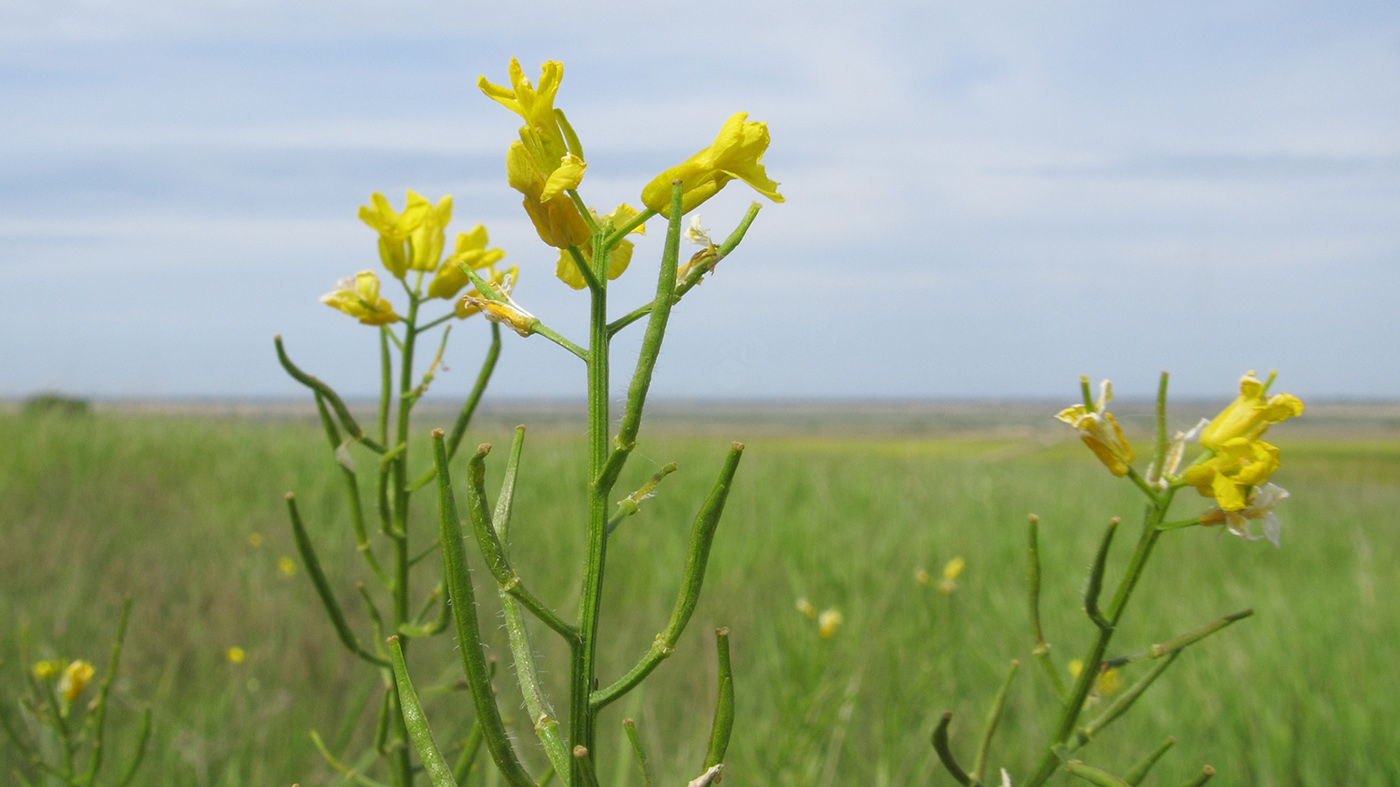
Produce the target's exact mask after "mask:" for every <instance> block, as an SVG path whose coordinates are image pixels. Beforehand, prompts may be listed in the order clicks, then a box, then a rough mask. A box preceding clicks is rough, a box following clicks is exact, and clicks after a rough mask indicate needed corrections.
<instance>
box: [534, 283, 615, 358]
mask: <svg viewBox="0 0 1400 787" xmlns="http://www.w3.org/2000/svg"><path fill="white" fill-rule="evenodd" d="M597 292H599V293H601V292H602V290H597ZM530 333H537V334H539V335H540V336H543V337H544V338H546V339H548V340H550V341H551V342H554V343H555V344H557V345H559V346H560V347H563V348H564V349H565V350H568V351H569V352H571V353H573V354H574V355H576V356H578V357H579V358H582V359H583V360H584V361H589V360H591V358H592V356H591V355H590V354H589V351H588V350H585V349H583V348H582V347H580V346H578V345H577V344H574V343H573V342H571V341H569V339H568V338H567V337H566V336H564V335H563V334H561V333H559V332H558V331H556V330H554V329H553V328H550V327H549V326H548V325H545V324H544V323H543V322H540V321H539V320H535V321H534V322H533V323H531V325H530Z"/></svg>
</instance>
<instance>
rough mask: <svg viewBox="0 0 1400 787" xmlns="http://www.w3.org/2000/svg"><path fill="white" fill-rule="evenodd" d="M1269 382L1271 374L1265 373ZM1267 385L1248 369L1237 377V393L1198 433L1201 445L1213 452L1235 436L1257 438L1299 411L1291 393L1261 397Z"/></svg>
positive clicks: (1301, 407) (1300, 404) (1295, 398)
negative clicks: (1238, 391)
mask: <svg viewBox="0 0 1400 787" xmlns="http://www.w3.org/2000/svg"><path fill="white" fill-rule="evenodd" d="M1269 380H1270V381H1271V382H1272V380H1273V375H1270V376H1269ZM1267 388H1268V385H1267V384H1266V383H1262V382H1260V381H1259V378H1257V377H1255V376H1254V372H1253V371H1251V372H1249V373H1248V374H1246V375H1245V376H1244V377H1241V378H1240V395H1239V396H1237V397H1235V401H1233V402H1231V403H1230V405H1229V406H1228V407H1226V408H1225V409H1224V410H1221V411H1220V414H1219V415H1217V416H1215V418H1214V419H1213V420H1211V422H1210V423H1209V424H1207V425H1206V428H1205V429H1204V430H1203V431H1202V432H1201V445H1203V446H1205V447H1206V448H1209V449H1211V450H1214V451H1218V450H1220V446H1222V445H1224V444H1225V443H1226V442H1228V441H1230V440H1233V439H1235V438H1237V437H1243V438H1245V439H1247V440H1257V439H1259V438H1260V437H1262V436H1263V434H1264V432H1266V431H1268V429H1269V427H1270V426H1271V425H1273V424H1276V423H1278V422H1280V421H1285V420H1287V419H1289V418H1292V417H1294V416H1296V415H1302V414H1303V403H1302V402H1301V401H1300V400H1299V399H1298V397H1296V396H1293V395H1291V394H1274V395H1273V396H1270V397H1269V398H1267V399H1265V398H1264V394H1265V391H1266V390H1267Z"/></svg>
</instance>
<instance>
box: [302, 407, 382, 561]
mask: <svg viewBox="0 0 1400 787" xmlns="http://www.w3.org/2000/svg"><path fill="white" fill-rule="evenodd" d="M316 411H317V412H318V413H320V415H321V426H322V428H323V429H324V430H325V432H326V441H327V442H329V443H330V445H331V451H333V452H336V453H337V461H336V464H337V465H339V466H340V473H341V475H342V476H343V477H344V478H345V496H346V498H347V499H348V500H349V502H350V529H351V530H352V531H354V534H355V548H356V549H357V550H359V552H360V555H361V556H362V557H364V559H365V563H366V564H368V565H369V569H370V571H371V572H373V573H374V576H375V577H376V578H377V579H378V580H379V583H380V584H381V585H383V586H384V587H386V588H387V587H389V577H388V575H387V574H385V573H384V569H382V568H380V567H379V560H378V559H376V558H375V556H374V550H373V548H372V547H371V546H370V543H369V535H368V534H367V533H366V531H365V512H364V510H363V508H361V506H360V482H359V477H358V476H357V475H356V474H355V470H354V469H353V468H354V465H353V464H350V463H348V460H347V462H341V461H340V459H339V452H340V451H341V450H342V449H344V450H345V451H347V452H348V450H349V448H348V446H342V445H341V442H340V431H339V430H338V429H336V427H335V421H334V420H333V419H332V418H331V414H330V411H329V410H328V409H327V408H326V401H325V399H324V398H322V396H321V395H320V394H316Z"/></svg>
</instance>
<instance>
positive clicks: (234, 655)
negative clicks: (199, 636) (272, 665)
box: [224, 645, 248, 664]
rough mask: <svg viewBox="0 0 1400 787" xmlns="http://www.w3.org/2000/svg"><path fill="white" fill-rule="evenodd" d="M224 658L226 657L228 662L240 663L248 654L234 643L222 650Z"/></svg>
mask: <svg viewBox="0 0 1400 787" xmlns="http://www.w3.org/2000/svg"><path fill="white" fill-rule="evenodd" d="M224 658H226V659H228V663H230V664H242V663H243V660H244V659H246V658H248V654H247V653H245V652H244V651H243V648H240V647H238V646H237V645H234V646H233V647H231V648H229V649H228V650H227V651H225V652H224Z"/></svg>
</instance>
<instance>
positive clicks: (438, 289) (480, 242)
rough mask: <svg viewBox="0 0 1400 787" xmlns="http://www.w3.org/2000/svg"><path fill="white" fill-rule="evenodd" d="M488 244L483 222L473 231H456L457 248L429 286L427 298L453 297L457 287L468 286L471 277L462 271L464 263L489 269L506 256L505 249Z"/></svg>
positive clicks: (475, 268)
mask: <svg viewBox="0 0 1400 787" xmlns="http://www.w3.org/2000/svg"><path fill="white" fill-rule="evenodd" d="M486 243H487V240H486V227H484V226H482V225H480V224H478V225H476V226H475V227H472V231H471V232H459V233H457V248H456V250H455V251H453V252H452V256H451V257H448V258H447V262H446V263H445V264H444V265H443V266H442V267H441V268H440V269H438V272H437V276H434V277H433V281H432V283H431V284H429V285H428V297H429V298H446V299H448V300H451V299H452V296H454V295H456V294H457V291H458V290H460V289H462V288H463V287H465V286H467V282H468V281H470V280H469V279H468V278H467V274H466V273H464V272H463V271H462V267H461V266H462V265H464V264H465V265H466V266H467V267H468V268H471V269H472V270H474V271H478V270H481V269H482V268H489V267H491V266H492V265H495V264H496V263H497V262H500V261H501V260H502V259H504V258H505V256H506V253H505V252H504V251H502V250H500V249H488V248H486Z"/></svg>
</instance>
